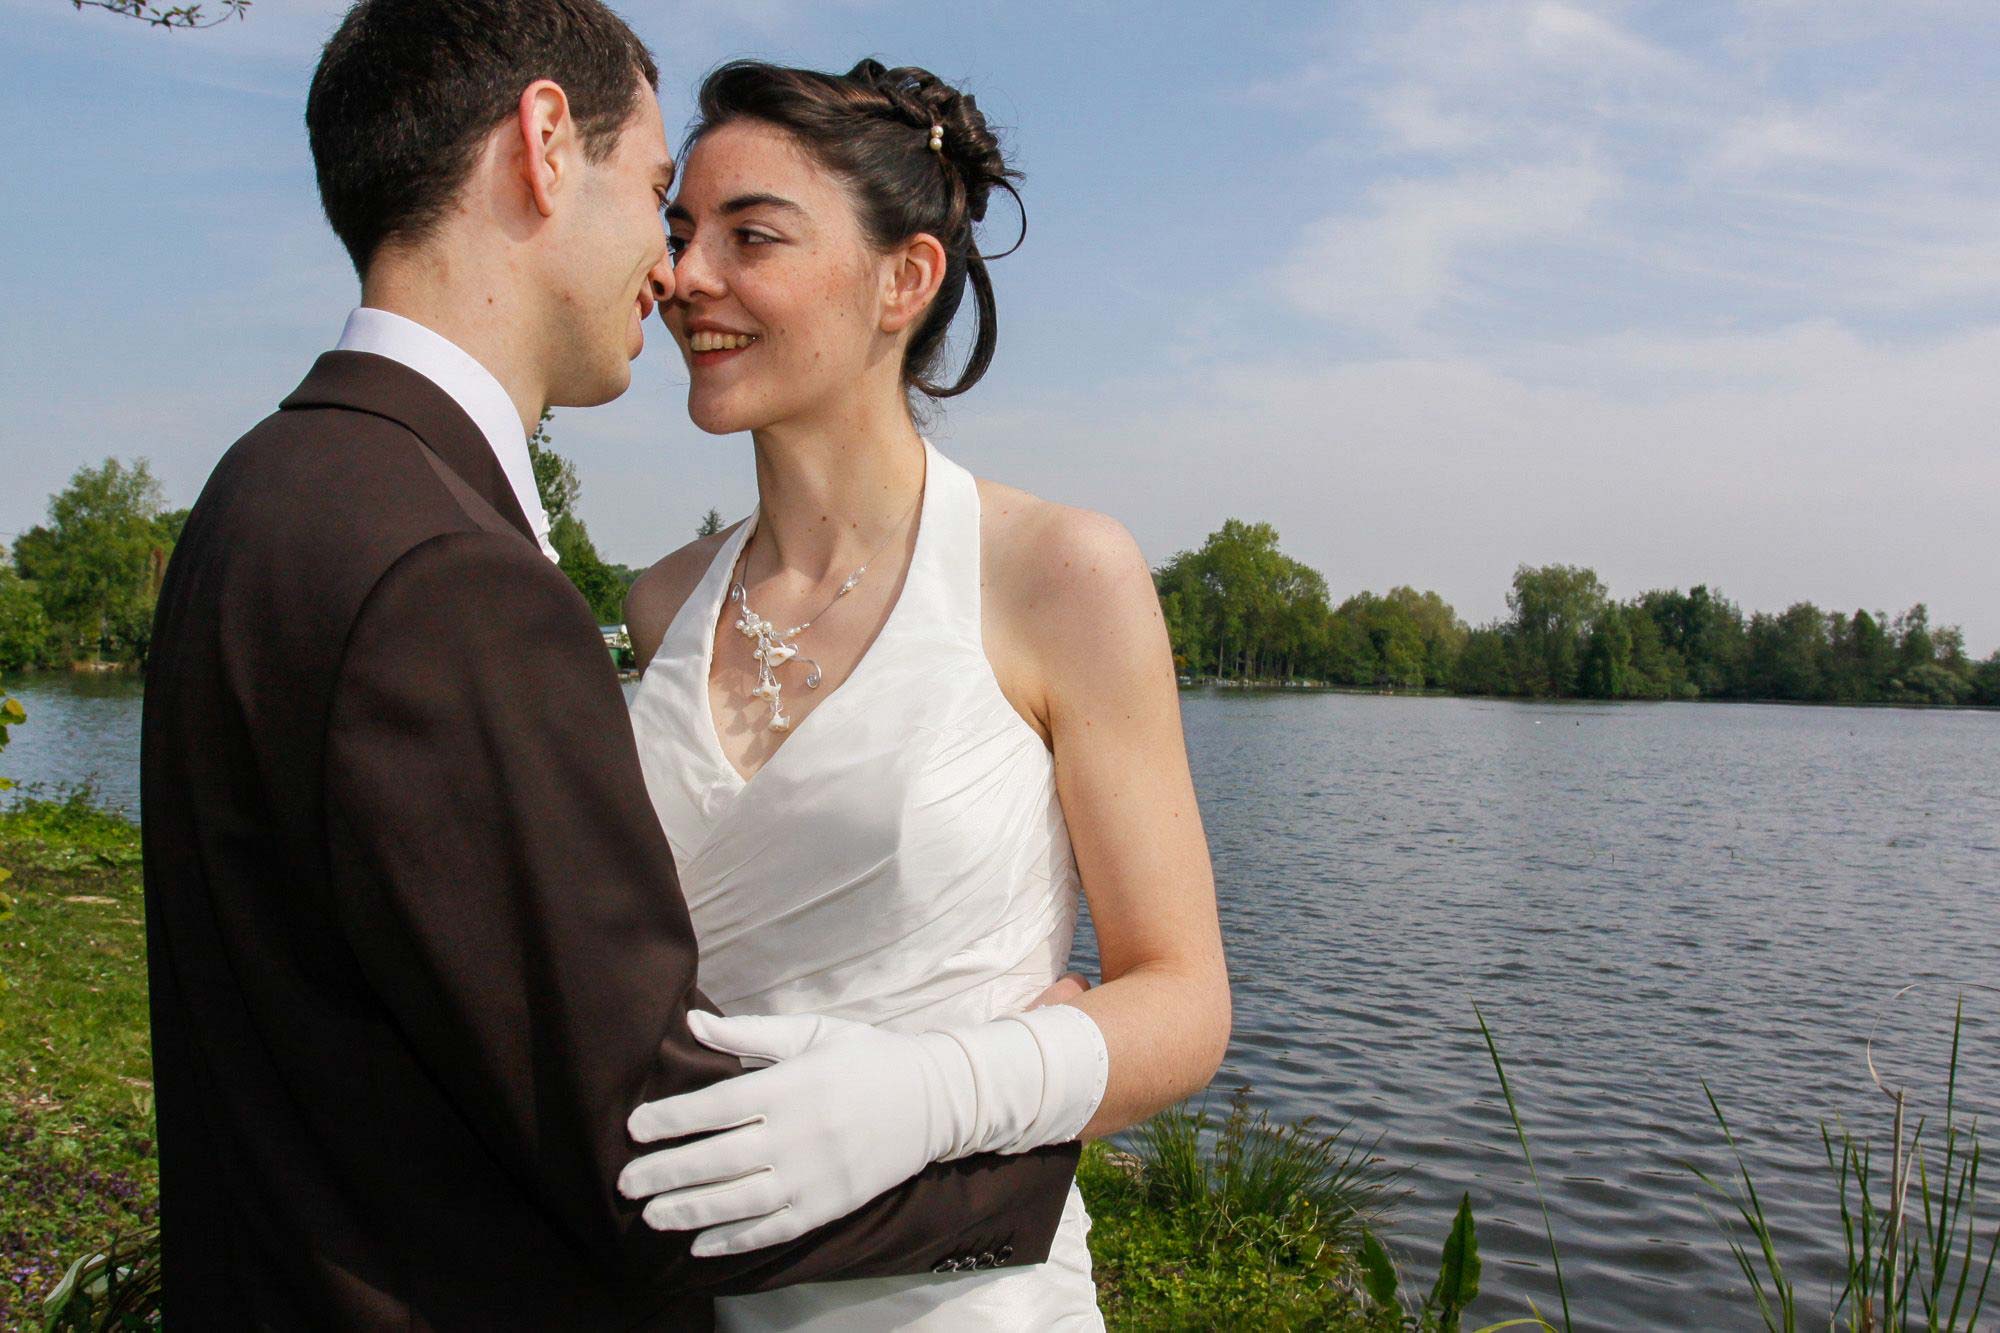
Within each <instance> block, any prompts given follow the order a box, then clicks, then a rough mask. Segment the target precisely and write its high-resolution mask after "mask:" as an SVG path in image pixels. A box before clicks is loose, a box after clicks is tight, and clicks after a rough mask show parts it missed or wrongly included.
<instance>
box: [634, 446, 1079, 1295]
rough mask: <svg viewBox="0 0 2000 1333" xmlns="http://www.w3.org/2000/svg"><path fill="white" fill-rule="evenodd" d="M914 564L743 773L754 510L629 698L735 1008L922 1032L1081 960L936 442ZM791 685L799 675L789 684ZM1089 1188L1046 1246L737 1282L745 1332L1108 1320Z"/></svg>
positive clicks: (948, 469)
mask: <svg viewBox="0 0 2000 1333" xmlns="http://www.w3.org/2000/svg"><path fill="white" fill-rule="evenodd" d="M924 449H925V454H926V459H927V466H926V473H925V483H924V494H923V501H922V510H921V513H920V515H919V518H918V527H917V536H916V544H915V550H914V552H913V554H912V557H911V562H910V570H909V574H908V577H907V578H906V579H905V581H904V585H903V590H902V593H901V595H900V596H899V598H898V600H897V602H896V604H895V606H894V607H893V608H892V609H891V611H890V613H889V618H888V621H887V623H885V624H884V625H883V627H882V630H881V633H880V634H879V635H878V636H877V637H876V639H875V642H874V643H873V644H872V645H870V647H869V648H868V650H867V652H866V654H865V655H864V656H863V657H862V659H861V661H860V663H859V664H858V665H857V666H856V667H855V669H854V671H853V672H852V673H851V674H850V675H849V676H848V678H847V679H846V680H845V681H843V682H841V684H840V685H839V687H838V688H836V689H835V690H834V692H833V693H832V694H831V695H830V696H828V697H827V698H825V699H822V700H821V701H820V702H819V705H818V706H817V707H816V708H814V709H813V710H812V712H810V713H809V714H807V715H806V716H805V717H804V718H803V719H801V720H800V722H799V723H798V725H797V727H796V729H795V730H794V731H793V732H792V734H791V735H790V736H789V737H788V738H787V739H786V741H785V742H784V744H782V745H781V746H779V747H778V749H777V751H776V752H775V753H774V754H773V755H772V756H771V757H770V758H769V759H768V760H767V761H766V762H765V764H764V766H763V767H762V768H761V769H759V770H758V771H757V772H756V773H755V774H753V775H752V776H751V777H750V779H749V780H747V781H746V780H745V779H744V778H743V777H742V776H741V775H740V774H739V773H737V771H736V770H735V768H734V767H732V766H731V764H730V762H729V760H728V758H727V757H725V756H724V754H723V752H722V747H721V743H720V742H719V741H718V740H717V738H716V734H715V725H714V721H713V719H712V716H711V714H710V711H709V694H708V671H709V665H710V656H711V653H712V651H713V645H714V642H715V633H716V625H717V622H718V620H719V618H720V616H721V615H722V612H723V608H724V603H725V599H726V596H727V593H728V588H729V583H730V580H731V574H732V572H733V570H734V569H735V566H736V558H737V555H738V554H739V553H740V552H741V551H742V549H743V545H744V543H745V542H746V541H748V540H749V537H750V533H751V531H752V530H753V529H754V527H755V525H756V517H755V516H754V515H753V516H752V518H751V519H750V521H749V522H746V523H744V524H742V525H741V526H740V527H738V528H737V530H736V531H735V532H734V533H733V534H732V535H731V536H730V539H729V540H728V541H727V542H725V543H724V544H723V547H722V549H721V550H720V551H719V552H717V553H716V556H715V560H714V562H713V563H712V564H711V565H710V566H709V570H708V573H707V576H706V577H705V578H703V580H702V581H701V583H700V585H699V586H698V587H696V589H695V590H694V592H693V594H692V595H690V596H689V598H688V599H687V602H686V603H685V604H684V605H683V606H682V607H681V609H680V613H679V614H678V615H677V616H675V618H674V621H673V624H672V625H671V626H669V627H668V630H667V634H666V638H665V639H664V640H663V641H662V642H661V644H660V650H659V652H658V653H656V654H655V655H654V657H653V660H652V661H651V662H650V663H649V664H648V665H647V667H646V673H645V676H644V678H643V679H642V680H641V682H640V684H639V688H638V692H637V694H636V695H635V696H634V698H633V700H632V725H633V729H634V732H635V734H636V735H637V738H638V743H639V756H640V761H641V764H642V766H643V768H644V770H645V775H646V785H647V788H648V790H649V792H650V793H651V796H652V800H653V807H654V809H655V810H656V811H658V813H659V817H660V823H661V825H662V826H663V827H664V828H665V829H666V833H667V839H668V841H669V842H670V843H671V844H672V845H673V850H674V858H675V861H676V862H677V863H678V865H679V868H680V876H681V887H682V889H683V890H684V891H685V892H686V894H687V901H688V908H689V910H690V912H691V913H692V915H693V919H694V928H695V933H696V936H697V937H698V939H699V941H700V944H701V963H700V969H699V981H700V985H701V989H702V990H703V992H704V993H706V994H707V995H708V997H709V998H710V999H711V1000H713V1001H714V1002H715V1004H716V1005H717V1006H718V1007H719V1008H720V1009H721V1010H722V1011H723V1012H724V1013H728V1014H784V1013H799V1012H813V1013H822V1014H833V1015H836V1016H838V1017H841V1018H850V1019H856V1020H858V1021H860V1022H864V1023H873V1024H877V1025H880V1026H883V1027H888V1028H894V1029H900V1030H922V1029H925V1028H930V1027H937V1026H940V1025H943V1024H948V1023H966V1022H978V1021H983V1020H986V1019H989V1018H993V1017H996V1016H998V1015H1000V1014H1004V1013H1011V1012H1018V1011H1019V1010H1021V1009H1023V1008H1025V1007H1026V1006H1027V1005H1028V1004H1029V1003H1030V1002H1031V1001H1032V1000H1033V999H1034V998H1035V997H1036V996H1037V995H1039V994H1040V993H1041V992H1042V990H1043V989H1045V988H1046V987H1047V986H1048V985H1049V984H1050V983H1051V982H1053V981H1054V980H1055V979H1056V978H1057V977H1058V976H1059V975H1061V973H1062V971H1063V969H1064V966H1065V964H1066V962H1067V960H1068V957H1069V948H1070V940H1071V936H1072V935H1073V933H1074V931H1075V926H1076V912H1077V891H1078V880H1077V872H1076V862H1075V860H1074V858H1073V857H1072V855H1071V852H1070V843H1069V832H1068V829H1067V827H1066V825H1065V824H1064V822H1063V814H1062V807H1061V806H1060V805H1059V804H1058V803H1057V801H1056V786H1055V766H1054V762H1053V760H1052V758H1051V756H1050V754H1049V751H1048V748H1047V747H1046V746H1045V745H1043V743H1042V740H1041V738H1040V737H1039V736H1038V735H1036V734H1035V732H1034V730H1033V729H1032V728H1030V727H1029V726H1028V724H1027V723H1026V722H1025V721H1023V720H1022V718H1021V717H1020V715H1019V714H1017V713H1016V712H1015V711H1014V709H1013V707H1012V706H1011V705H1010V704H1009V703H1008V702H1007V700H1006V698H1005V696H1004V695H1002V694H1001V692H1000V685H999V682H998V681H996V680H995V679H994V676H993V671H992V668H991V666H990V665H989V664H988V662H987V660H986V654H985V650H984V648H983V646H982V644H981V640H980V618H979V492H978V489H977V487H976V484H975V483H974V481H973V478H972V475H971V474H970V473H968V472H967V471H966V470H965V469H964V468H961V467H959V466H958V465H957V464H955V463H953V462H951V461H950V460H948V459H946V458H944V457H943V456H942V455H940V454H939V453H938V452H937V450H936V449H935V448H933V447H932V446H931V445H930V444H929V443H928V442H926V444H925V446H924ZM790 687H791V688H793V689H800V688H802V686H800V685H798V684H797V683H796V680H795V681H794V682H792V683H791V686H790ZM1089 1229H1090V1219H1089V1217H1088V1215H1087V1214H1086V1213H1085V1212H1084V1207H1083V1200H1082V1198H1081V1196H1079V1195H1078V1194H1077V1192H1076V1187H1075V1186H1074V1185H1072V1186H1071V1187H1070V1195H1069V1200H1068V1203H1067V1206H1066V1207H1065V1208H1064V1210H1063V1216H1062V1223H1061V1226H1060V1228H1059V1229H1058V1231H1057V1233H1056V1238H1055V1245H1054V1248H1053V1250H1052V1251H1051V1253H1050V1256H1049V1261H1048V1262H1047V1263H1045V1264H1039V1265H1035V1266H1032V1267H1025V1268H993V1269H987V1270H984V1271H978V1272H972V1273H963V1274H939V1275H924V1276H918V1277H898V1278H864V1279H859V1280H856V1281H850V1282H824V1283H813V1284H809V1285H805V1286H797V1287H790V1288H786V1289H784V1290H781V1291H774V1292H767V1293H762V1294H759V1295H754V1296H736V1297H729V1298H726V1299H723V1300H721V1301H718V1302H717V1309H716V1316H717V1320H718V1326H719V1327H720V1328H721V1329H723V1330H730V1331H732V1333H736V1331H742V1330H776V1329H787V1330H801V1329H810V1330H814V1331H815V1333H819V1331H820V1330H829V1331H830V1330H836V1329H838V1330H857V1331H858V1330H869V1331H870V1333H873V1330H880V1329H907V1328H920V1329H935V1330H953V1333H961V1331H963V1330H982V1329H991V1330H1003V1329H1004V1330H1030V1329H1033V1330H1043V1329H1065V1330H1067V1329H1102V1328H1103V1327H1104V1323H1103V1319H1102V1317H1101V1316H1100V1315H1099V1314H1098V1311H1097V1302H1096V1288H1095V1286H1094V1284H1093V1283H1092V1281H1091V1276H1090V1251H1089V1249H1088V1248H1087V1246H1086V1244H1085V1239H1084V1238H1085V1236H1086V1234H1087V1233H1088V1231H1089Z"/></svg>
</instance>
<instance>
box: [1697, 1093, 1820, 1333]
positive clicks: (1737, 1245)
mask: <svg viewBox="0 0 2000 1333" xmlns="http://www.w3.org/2000/svg"><path fill="white" fill-rule="evenodd" d="M1701 1090H1702V1093H1703V1094H1704V1095H1705V1096H1707V1098H1708V1108H1709V1110H1711V1111H1713V1112H1714V1113H1715V1123H1716V1124H1718V1125H1720V1126H1721V1127H1722V1137H1723V1139H1724V1141H1725V1142H1727V1143H1728V1144H1729V1151H1730V1153H1731V1155H1732V1156H1734V1157H1735V1159H1736V1174H1737V1178H1738V1179H1739V1180H1741V1181H1742V1182H1743V1195H1742V1197H1741V1198H1738V1197H1736V1196H1735V1195H1733V1194H1731V1193H1730V1192H1729V1191H1728V1190H1726V1189H1723V1188H1722V1187H1721V1186H1720V1185H1718V1184H1717V1183H1716V1182H1715V1181H1714V1180H1712V1179H1711V1178H1710V1177H1709V1176H1708V1174H1707V1173H1706V1172H1704V1171H1703V1170H1701V1169H1700V1168H1699V1167H1697V1166H1695V1165H1694V1164H1693V1163H1688V1169H1689V1170H1690V1171H1693V1172H1694V1173H1695V1175H1696V1176H1698V1177H1700V1179H1701V1180H1702V1182H1703V1183H1704V1184H1706V1185H1708V1187H1709V1188H1711V1189H1713V1190H1716V1191H1717V1192H1718V1193H1720V1194H1721V1195H1722V1196H1723V1197H1724V1198H1726V1199H1729V1200H1730V1202H1732V1203H1734V1204H1735V1205H1736V1211H1737V1212H1738V1213H1740V1214H1741V1215H1742V1217H1743V1223H1744V1225H1745V1226H1747V1227H1749V1228H1750V1234H1751V1235H1753V1236H1755V1237H1756V1239H1757V1245H1758V1248H1759V1250H1760V1251H1761V1252H1762V1257H1763V1261H1764V1268H1765V1270H1766V1272H1768V1273H1769V1275H1770V1279H1771V1288H1772V1291H1773V1293H1774V1294H1775V1295H1776V1298H1777V1302H1778V1318H1777V1319H1776V1320H1775V1321H1774V1320H1773V1319H1772V1317H1771V1308H1770V1302H1769V1300H1768V1299H1767V1298H1766V1296H1765V1295H1764V1284H1763V1282H1762V1281H1761V1280H1759V1278H1758V1277H1757V1275H1756V1274H1755V1273H1754V1272H1753V1271H1751V1268H1750V1261H1749V1258H1748V1255H1747V1253H1745V1250H1744V1247H1743V1246H1742V1244H1741V1242H1739V1241H1737V1240H1736V1238H1735V1237H1734V1236H1733V1235H1731V1236H1730V1238H1729V1243H1730V1245H1731V1247H1732V1248H1733V1249H1735V1250H1736V1251H1737V1262H1738V1264H1739V1265H1740V1266H1741V1267H1742V1268H1744V1270H1745V1271H1746V1274H1747V1275H1748V1276H1749V1277H1750V1283H1751V1288H1752V1289H1753V1290H1754V1291H1755V1292H1756V1295H1757V1306H1758V1310H1759V1311H1760V1312H1761V1313H1762V1314H1763V1316H1764V1325H1765V1327H1766V1328H1769V1329H1774V1330H1781V1333H1794V1330H1795V1329H1796V1328H1797V1327H1798V1299H1797V1296H1796V1295H1795V1293H1794V1292H1793V1290H1792V1284H1791V1283H1790V1282H1789V1281H1788V1280H1786V1278H1785V1270H1784V1265H1783V1264H1781V1263H1780V1262H1779V1261H1778V1248H1777V1244H1776V1242H1775V1241H1774V1240H1773V1239H1772V1237H1771V1224H1770V1222H1769V1221H1768V1220H1767V1219H1766V1218H1765V1215H1764V1203H1763V1201H1762V1200H1761V1199H1759V1198H1758V1197H1757V1183H1756V1181H1754V1180H1752V1179H1751V1178H1750V1166H1749V1164H1748V1163H1747V1162H1746V1161H1745V1160H1744V1158H1743V1150H1742V1148H1740V1147H1739V1146H1738V1145H1737V1143H1736V1135H1735V1133H1734V1132H1733V1131H1732V1130H1731V1129H1730V1128H1729V1118H1728V1117H1727V1116H1725V1115H1723V1113H1722V1104H1721V1103H1720V1102H1718V1101H1716V1099H1715V1091H1714V1089H1712V1088H1710V1087H1709V1086H1708V1080H1707V1079H1703V1080H1702V1082H1701Z"/></svg>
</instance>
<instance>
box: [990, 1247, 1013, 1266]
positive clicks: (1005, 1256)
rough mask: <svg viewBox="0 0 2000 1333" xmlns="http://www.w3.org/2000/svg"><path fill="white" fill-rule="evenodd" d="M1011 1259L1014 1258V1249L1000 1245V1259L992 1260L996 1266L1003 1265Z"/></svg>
mask: <svg viewBox="0 0 2000 1333" xmlns="http://www.w3.org/2000/svg"><path fill="white" fill-rule="evenodd" d="M1013 1257H1014V1247H1013V1246H1012V1245H1002V1246H1001V1247H1000V1257H999V1258H998V1259H996V1260H994V1261H993V1262H994V1263H996V1264H1004V1263H1006V1262H1007V1261H1008V1260H1009V1259H1012V1258H1013Z"/></svg>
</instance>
